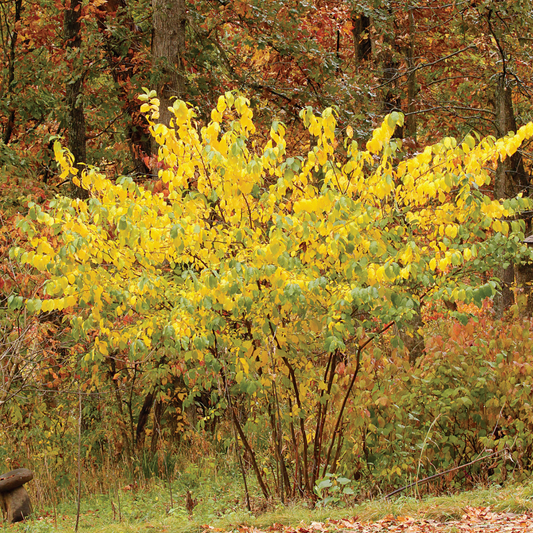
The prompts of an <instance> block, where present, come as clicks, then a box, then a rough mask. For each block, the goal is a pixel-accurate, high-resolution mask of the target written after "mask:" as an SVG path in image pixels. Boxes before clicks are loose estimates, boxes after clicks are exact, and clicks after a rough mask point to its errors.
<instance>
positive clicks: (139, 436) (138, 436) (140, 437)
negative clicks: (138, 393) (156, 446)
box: [135, 392, 155, 451]
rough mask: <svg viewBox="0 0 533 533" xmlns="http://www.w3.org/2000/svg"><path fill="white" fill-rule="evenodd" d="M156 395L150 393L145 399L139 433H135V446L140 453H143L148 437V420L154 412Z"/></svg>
mask: <svg viewBox="0 0 533 533" xmlns="http://www.w3.org/2000/svg"><path fill="white" fill-rule="evenodd" d="M154 399H155V394H154V393H153V392H149V393H148V394H147V395H146V397H145V398H144V403H143V406H142V409H141V412H140V413H139V418H138V420H137V431H136V432H135V446H136V448H137V450H138V451H141V450H142V449H143V447H144V438H145V436H146V432H145V430H146V424H147V423H148V418H149V417H150V412H151V411H152V405H154Z"/></svg>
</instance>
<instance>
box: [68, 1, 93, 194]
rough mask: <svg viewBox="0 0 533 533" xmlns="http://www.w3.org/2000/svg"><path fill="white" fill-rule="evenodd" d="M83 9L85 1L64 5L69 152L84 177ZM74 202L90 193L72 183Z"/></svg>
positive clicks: (85, 155)
mask: <svg viewBox="0 0 533 533" xmlns="http://www.w3.org/2000/svg"><path fill="white" fill-rule="evenodd" d="M81 8H82V0H70V2H68V0H67V1H66V4H65V18H64V26H63V32H64V36H65V50H66V53H67V62H68V64H69V68H70V76H68V78H67V85H66V91H65V99H66V102H67V127H68V148H69V150H70V151H71V152H72V155H73V156H74V161H75V165H76V166H77V168H78V171H79V173H80V174H81V169H82V168H83V163H86V162H87V151H86V144H85V141H86V133H85V130H86V128H85V112H84V109H83V98H82V97H83V76H84V71H83V57H82V54H81ZM70 194H71V196H72V198H80V199H85V198H88V197H89V193H88V191H87V190H85V189H83V188H81V187H78V186H77V185H75V184H74V182H72V184H71V189H70Z"/></svg>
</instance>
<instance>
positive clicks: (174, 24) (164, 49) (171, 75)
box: [152, 0, 187, 125]
mask: <svg viewBox="0 0 533 533" xmlns="http://www.w3.org/2000/svg"><path fill="white" fill-rule="evenodd" d="M152 6H153V10H154V17H153V38H152V56H153V60H154V69H155V70H156V72H158V75H159V78H158V80H157V95H158V97H159V100H160V102H161V107H160V122H161V123H162V124H166V125H168V124H169V122H170V119H171V118H172V116H173V115H172V114H171V113H170V111H169V110H168V107H169V106H172V103H173V98H175V97H177V98H183V97H184V93H185V72H184V61H183V55H184V52H185V28H186V22H187V21H186V18H185V15H186V10H185V0H152Z"/></svg>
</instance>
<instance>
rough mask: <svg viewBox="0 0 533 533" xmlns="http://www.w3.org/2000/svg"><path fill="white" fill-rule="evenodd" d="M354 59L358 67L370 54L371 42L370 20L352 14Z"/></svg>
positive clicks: (364, 16) (363, 16)
mask: <svg viewBox="0 0 533 533" xmlns="http://www.w3.org/2000/svg"><path fill="white" fill-rule="evenodd" d="M352 23H353V30H352V33H353V43H354V57H355V61H356V64H357V65H359V64H360V63H361V62H362V61H364V60H365V59H369V58H370V55H371V54H372V41H371V40H370V35H369V30H370V19H369V18H368V17H367V16H366V15H361V14H356V13H353V14H352Z"/></svg>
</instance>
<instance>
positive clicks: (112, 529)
mask: <svg viewBox="0 0 533 533" xmlns="http://www.w3.org/2000/svg"><path fill="white" fill-rule="evenodd" d="M249 483H251V484H252V506H253V509H254V511H253V513H249V512H248V511H246V509H245V507H246V506H245V495H244V492H243V490H242V483H241V479H240V476H239V475H238V473H237V472H225V473H223V474H221V473H220V472H217V471H216V470H215V471H213V470H210V469H209V468H200V467H195V466H189V467H187V469H186V470H185V471H183V472H182V473H180V474H179V475H178V476H176V479H175V480H174V481H173V483H172V499H171V494H170V491H169V486H168V483H166V482H164V481H161V480H158V479H154V478H152V479H148V480H145V482H144V483H143V485H142V486H140V485H138V486H133V487H128V486H124V485H123V484H122V483H117V485H116V488H115V489H114V490H111V491H109V493H107V494H100V495H93V496H85V497H84V499H83V500H82V505H81V516H80V525H79V530H80V531H82V532H87V533H96V532H102V533H121V532H124V533H125V532H135V533H140V532H149V531H157V532H168V533H198V532H200V531H202V530H204V529H205V528H204V526H206V525H210V526H213V527H214V528H217V529H220V530H224V531H233V530H235V529H236V528H238V527H239V526H241V525H246V526H253V527H256V528H259V529H263V530H264V529H266V528H268V527H270V526H272V525H274V524H281V525H286V526H289V525H291V526H299V525H301V524H302V522H303V523H305V524H310V523H311V522H327V520H328V519H340V518H350V517H354V516H356V517H357V518H358V520H361V521H364V522H366V521H374V520H379V519H381V518H383V517H385V516H387V515H392V516H411V517H413V518H420V519H422V518H425V519H433V520H439V521H448V520H455V519H458V518H460V517H461V516H462V514H463V512H464V509H465V508H466V507H487V506H490V507H491V509H492V510H493V511H508V512H514V513H522V512H524V511H527V510H533V484H529V483H526V484H509V485H508V486H505V487H499V486H492V487H488V488H478V489H475V490H472V491H468V492H458V493H457V494H450V495H447V496H438V497H436V496H426V497H423V498H422V499H417V498H415V497H412V496H406V495H402V496H399V497H397V498H394V499H392V500H390V501H387V500H384V499H382V498H381V499H380V498H376V499H374V500H370V501H365V502H360V503H358V504H355V503H354V502H353V500H352V502H349V501H348V502H343V503H342V504H341V505H342V506H336V507H335V506H333V507H320V506H318V507H317V508H315V509H312V508H311V507H310V505H309V504H308V503H306V502H303V501H301V502H295V503H293V504H290V505H286V506H285V505H281V504H270V505H269V506H267V505H265V503H264V502H263V500H262V498H260V497H259V491H257V489H256V488H255V487H254V486H253V480H251V479H250V480H249ZM28 488H30V487H28ZM30 490H31V489H30ZM187 490H190V491H191V492H192V494H193V496H194V497H195V498H197V500H198V502H197V505H196V507H195V508H194V511H193V513H192V515H191V516H189V513H188V511H187V510H186V507H185V502H186V491H187ZM34 507H35V517H34V518H33V519H31V520H28V521H27V522H26V523H23V524H16V525H14V526H8V527H6V525H5V524H4V528H5V530H6V531H7V530H9V531H15V532H16V531H26V532H36V533H37V532H58V533H62V532H67V531H68V532H71V531H73V530H74V525H75V520H76V502H75V497H70V498H69V499H68V501H62V502H60V503H59V504H57V505H56V506H54V507H40V506H39V503H38V502H36V503H35V505H34Z"/></svg>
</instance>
